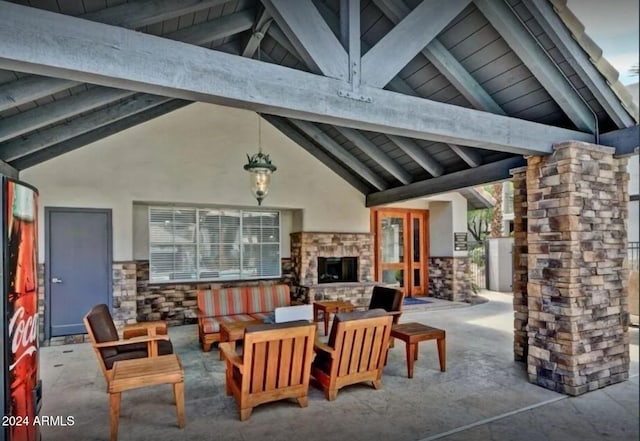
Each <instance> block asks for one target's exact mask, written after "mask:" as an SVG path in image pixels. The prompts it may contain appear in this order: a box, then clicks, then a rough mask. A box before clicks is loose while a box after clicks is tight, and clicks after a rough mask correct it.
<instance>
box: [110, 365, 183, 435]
mask: <svg viewBox="0 0 640 441" xmlns="http://www.w3.org/2000/svg"><path fill="white" fill-rule="evenodd" d="M157 384H173V397H174V399H175V402H176V410H177V413H178V427H180V428H182V427H184V370H183V369H182V364H181V363H180V359H179V358H178V356H177V355H175V354H171V355H161V356H159V357H153V358H138V359H134V360H122V361H116V362H115V363H114V365H113V369H112V370H111V381H110V382H109V407H110V412H109V413H110V419H111V424H110V425H111V441H116V440H117V439H118V422H119V419H120V394H121V393H122V392H124V391H125V390H130V389H137V388H139V387H146V386H155V385H157Z"/></svg>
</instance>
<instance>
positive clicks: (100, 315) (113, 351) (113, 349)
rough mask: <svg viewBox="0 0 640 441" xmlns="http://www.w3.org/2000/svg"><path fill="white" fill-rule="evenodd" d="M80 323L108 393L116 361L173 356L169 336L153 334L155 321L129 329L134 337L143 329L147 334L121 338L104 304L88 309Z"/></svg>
mask: <svg viewBox="0 0 640 441" xmlns="http://www.w3.org/2000/svg"><path fill="white" fill-rule="evenodd" d="M83 321H84V326H85V328H86V329H87V333H88V334H89V339H90V340H91V345H92V346H93V350H94V351H95V353H96V357H97V358H98V364H99V365H100V369H101V370H102V374H103V375H104V379H105V380H106V382H107V390H108V389H109V382H110V381H111V369H112V368H113V364H114V363H115V362H116V361H120V360H131V359H135V358H146V357H154V356H157V355H168V354H173V345H172V344H171V341H170V340H169V337H168V336H167V335H156V332H155V331H156V326H155V325H156V322H154V326H135V329H133V328H132V333H133V334H134V335H135V334H137V333H139V332H140V329H144V330H146V332H147V333H148V335H144V336H137V337H133V338H129V339H120V338H119V337H118V331H117V330H116V326H115V324H114V323H113V318H112V317H111V313H110V312H109V307H108V306H107V305H105V304H100V305H96V306H94V307H93V308H91V310H90V311H89V312H88V313H87V315H85V316H84V318H83Z"/></svg>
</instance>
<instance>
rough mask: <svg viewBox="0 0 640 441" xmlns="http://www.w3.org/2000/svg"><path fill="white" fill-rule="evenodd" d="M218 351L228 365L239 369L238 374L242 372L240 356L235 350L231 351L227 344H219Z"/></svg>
mask: <svg viewBox="0 0 640 441" xmlns="http://www.w3.org/2000/svg"><path fill="white" fill-rule="evenodd" d="M218 349H219V350H220V352H222V353H223V354H224V358H225V359H226V360H227V361H228V362H229V363H231V364H232V365H234V366H236V367H237V368H238V369H240V372H244V364H243V363H242V360H241V359H240V356H239V355H238V354H237V353H236V351H235V350H233V349H231V345H230V344H229V343H226V342H225V343H219V344H218Z"/></svg>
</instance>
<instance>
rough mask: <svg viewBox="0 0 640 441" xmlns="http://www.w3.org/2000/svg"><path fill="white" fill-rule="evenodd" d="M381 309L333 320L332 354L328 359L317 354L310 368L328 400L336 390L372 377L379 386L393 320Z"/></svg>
mask: <svg viewBox="0 0 640 441" xmlns="http://www.w3.org/2000/svg"><path fill="white" fill-rule="evenodd" d="M382 313H384V311H380V310H376V312H374V314H373V315H370V316H363V317H358V316H351V317H349V318H346V319H345V320H344V321H342V320H338V321H337V322H334V324H333V326H334V329H332V331H331V335H332V338H333V337H335V338H334V339H333V349H334V350H335V355H334V357H333V358H331V359H327V358H325V357H321V358H319V361H318V362H317V363H315V362H314V365H313V368H312V375H313V376H314V377H315V379H316V380H317V382H318V384H319V385H320V386H321V387H322V388H323V389H324V391H325V394H326V396H327V398H328V399H329V400H332V399H335V397H336V395H337V390H338V389H339V388H341V387H342V386H345V385H348V384H353V383H359V382H362V381H372V382H373V385H374V387H376V388H378V387H380V384H381V383H380V379H381V377H382V369H383V368H384V362H385V360H386V355H387V354H386V353H387V350H388V347H389V335H390V333H391V324H392V321H393V318H392V317H391V316H390V315H386V314H384V315H381V314H382ZM354 314H357V313H354ZM345 316H349V314H345ZM329 345H330V346H331V344H329Z"/></svg>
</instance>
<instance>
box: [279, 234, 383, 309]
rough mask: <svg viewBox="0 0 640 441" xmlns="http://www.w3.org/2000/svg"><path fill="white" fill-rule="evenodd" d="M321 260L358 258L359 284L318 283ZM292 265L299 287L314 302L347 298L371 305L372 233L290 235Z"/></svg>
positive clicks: (372, 282)
mask: <svg viewBox="0 0 640 441" xmlns="http://www.w3.org/2000/svg"><path fill="white" fill-rule="evenodd" d="M318 257H358V271H357V273H358V281H357V282H344V283H322V284H319V283H318ZM291 263H292V266H293V273H294V274H295V276H296V277H297V279H298V281H299V284H300V285H303V286H306V287H308V288H309V291H310V292H309V297H310V299H311V301H314V300H329V299H337V298H341V299H345V300H350V301H351V302H352V303H355V304H368V302H369V297H370V296H371V290H372V289H373V286H374V285H375V282H374V280H373V236H372V235H371V234H370V233H324V232H321V233H318V232H306V231H304V232H298V233H291Z"/></svg>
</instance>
